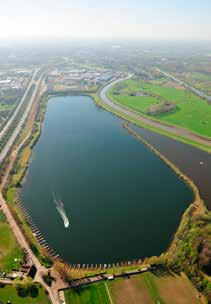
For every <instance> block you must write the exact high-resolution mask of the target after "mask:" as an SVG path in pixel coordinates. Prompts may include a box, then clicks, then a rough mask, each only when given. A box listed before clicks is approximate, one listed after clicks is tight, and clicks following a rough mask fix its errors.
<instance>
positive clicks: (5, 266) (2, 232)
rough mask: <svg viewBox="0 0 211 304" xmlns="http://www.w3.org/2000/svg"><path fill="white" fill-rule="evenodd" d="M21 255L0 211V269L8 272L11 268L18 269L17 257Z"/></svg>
mask: <svg viewBox="0 0 211 304" xmlns="http://www.w3.org/2000/svg"><path fill="white" fill-rule="evenodd" d="M21 255H22V253H21V250H20V248H19V247H18V245H17V242H16V239H15V237H14V235H13V233H12V231H11V229H10V227H9V225H8V223H7V222H6V220H5V218H4V215H3V214H2V212H0V271H5V272H9V271H11V270H12V269H19V262H18V259H20V258H21Z"/></svg>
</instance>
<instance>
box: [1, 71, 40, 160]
mask: <svg viewBox="0 0 211 304" xmlns="http://www.w3.org/2000/svg"><path fill="white" fill-rule="evenodd" d="M37 72H38V70H36V71H35V73H34V75H33V77H32V80H31V82H30V84H29V85H28V87H27V89H26V92H25V94H24V96H23V98H22V100H21V101H20V103H19V105H18V106H17V108H16V110H15V112H14V113H13V115H12V116H11V118H10V119H9V120H8V122H7V124H6V125H5V127H4V128H3V130H2V131H1V132H0V140H1V139H2V137H3V135H4V134H5V132H6V131H7V130H8V128H9V127H10V126H11V124H12V122H13V120H14V118H15V117H16V115H17V114H18V111H19V110H20V107H21V106H22V104H23V102H24V100H25V98H26V96H27V94H28V92H29V90H30V87H31V85H32V84H33V83H34V84H35V88H34V90H33V93H32V95H31V97H30V100H29V102H28V105H27V106H26V109H25V111H24V113H23V115H22V117H21V119H20V120H19V122H18V124H17V126H16V128H15V130H14V131H13V133H12V135H11V136H10V138H9V140H8V141H7V143H6V145H5V146H4V148H3V150H2V151H1V152H0V164H1V162H2V161H3V160H4V158H5V157H6V155H7V153H8V152H9V150H10V148H11V146H12V145H13V143H14V141H15V139H16V138H17V136H18V134H19V132H20V131H21V129H22V126H23V124H24V122H25V120H26V118H27V116H28V114H29V112H30V109H31V106H32V104H33V102H34V99H35V97H36V94H37V92H38V89H39V85H40V82H41V79H42V77H43V74H42V75H41V76H40V78H39V79H38V80H37V81H35V77H36V74H37Z"/></svg>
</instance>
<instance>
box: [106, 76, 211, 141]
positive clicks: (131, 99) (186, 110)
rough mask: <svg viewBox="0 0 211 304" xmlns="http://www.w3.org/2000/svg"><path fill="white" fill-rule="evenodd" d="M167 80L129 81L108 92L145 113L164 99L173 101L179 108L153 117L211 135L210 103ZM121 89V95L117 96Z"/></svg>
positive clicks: (112, 96) (132, 107)
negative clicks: (140, 94)
mask: <svg viewBox="0 0 211 304" xmlns="http://www.w3.org/2000/svg"><path fill="white" fill-rule="evenodd" d="M167 83H168V80H167V79H163V78H162V79H161V81H156V82H155V81H154V82H153V81H149V82H145V81H142V80H140V81H137V80H133V79H130V80H127V81H124V82H122V83H121V86H120V85H119V84H116V85H115V86H113V87H112V88H111V89H110V90H109V92H108V95H109V97H111V98H112V99H113V100H115V101H117V102H119V103H120V104H122V105H124V106H127V107H129V108H131V109H133V110H135V111H137V112H140V113H141V114H145V115H146V109H147V108H148V107H149V106H150V105H153V104H156V103H160V102H161V100H165V101H169V102H174V103H176V105H177V108H176V110H174V111H172V112H168V113H163V114H160V115H156V116H153V118H155V119H158V120H161V121H164V122H167V123H170V124H173V125H179V126H181V127H183V128H185V129H189V130H191V131H193V132H195V133H198V134H201V135H204V136H208V137H211V105H209V104H208V103H207V102H206V101H205V100H203V99H202V98H200V97H198V96H196V95H194V94H193V93H191V92H190V91H188V90H186V89H179V88H176V87H174V86H169V85H167ZM115 92H119V93H120V95H116V94H115ZM131 93H147V94H152V95H154V96H130V95H129V94H131Z"/></svg>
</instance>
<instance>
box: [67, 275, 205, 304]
mask: <svg viewBox="0 0 211 304" xmlns="http://www.w3.org/2000/svg"><path fill="white" fill-rule="evenodd" d="M106 285H107V286H106ZM65 296H66V301H67V304H85V303H90V304H95V303H99V304H100V303H103V304H104V303H105V304H106V303H111V300H112V302H113V303H114V304H128V303H131V304H135V303H140V304H142V303H143V304H153V303H160V304H169V303H171V304H181V303H182V304H190V303H191V304H200V303H201V301H200V300H199V297H198V293H197V291H196V290H195V289H194V288H193V286H192V285H191V283H190V282H189V281H188V279H187V278H186V277H185V276H184V275H183V274H182V275H180V276H179V275H175V274H172V273H168V274H158V273H156V274H153V273H148V272H147V273H144V274H139V275H135V276H130V277H123V278H118V279H115V280H113V281H108V282H106V283H105V282H104V281H102V282H100V283H96V284H91V285H87V286H84V287H80V288H77V289H69V290H67V291H66V292H65ZM109 296H110V299H109Z"/></svg>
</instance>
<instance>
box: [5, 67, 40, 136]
mask: <svg viewBox="0 0 211 304" xmlns="http://www.w3.org/2000/svg"><path fill="white" fill-rule="evenodd" d="M37 72H38V70H37V69H36V70H35V72H34V74H33V76H32V79H31V81H30V83H29V84H28V87H27V89H26V91H25V93H24V95H23V97H22V99H21V101H20V102H19V104H18V106H17V107H16V109H15V111H14V113H13V114H12V116H11V117H10V119H9V120H8V121H7V123H6V125H5V126H4V128H3V129H2V130H1V132H0V140H1V139H2V137H3V135H4V134H5V132H6V131H7V130H8V128H9V126H10V125H11V123H12V121H13V120H14V118H15V116H16V115H17V114H18V111H19V110H20V108H21V106H22V104H23V102H24V100H25V98H26V96H27V94H28V92H29V90H30V87H31V85H32V84H33V83H34V79H35V77H36V75H37Z"/></svg>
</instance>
